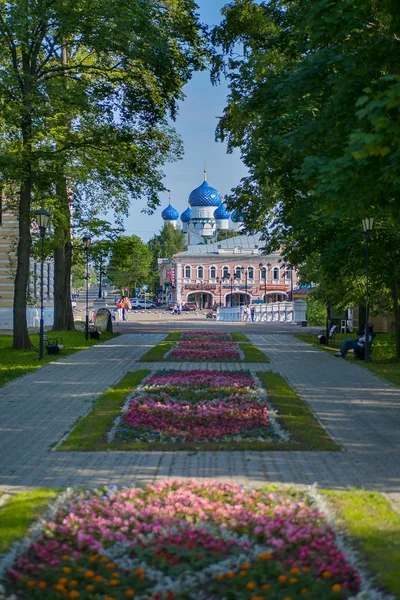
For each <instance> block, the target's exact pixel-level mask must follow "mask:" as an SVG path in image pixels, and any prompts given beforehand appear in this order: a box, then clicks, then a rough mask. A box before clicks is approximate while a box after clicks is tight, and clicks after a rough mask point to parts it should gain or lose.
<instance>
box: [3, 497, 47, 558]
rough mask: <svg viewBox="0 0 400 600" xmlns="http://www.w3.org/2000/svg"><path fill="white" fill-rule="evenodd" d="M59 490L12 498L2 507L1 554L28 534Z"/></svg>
mask: <svg viewBox="0 0 400 600" xmlns="http://www.w3.org/2000/svg"><path fill="white" fill-rule="evenodd" d="M57 494H58V491H57V490H48V489H38V490H32V491H29V492H21V493H20V494H16V495H15V496H11V497H10V498H9V499H8V500H6V502H5V503H4V504H3V505H2V506H0V554H2V553H3V552H6V550H8V549H9V548H10V546H11V545H12V544H13V542H15V541H16V540H20V539H21V538H23V537H24V536H25V534H26V531H27V529H28V527H29V525H30V524H31V523H32V521H33V520H35V519H37V518H39V517H40V516H41V515H43V514H44V513H45V511H46V508H47V505H48V503H49V502H51V501H52V500H54V498H56V497H57Z"/></svg>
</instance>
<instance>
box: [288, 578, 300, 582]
mask: <svg viewBox="0 0 400 600" xmlns="http://www.w3.org/2000/svg"><path fill="white" fill-rule="evenodd" d="M297 582H298V578H297V577H291V578H290V579H289V583H297Z"/></svg>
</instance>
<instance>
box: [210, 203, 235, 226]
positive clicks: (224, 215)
mask: <svg viewBox="0 0 400 600" xmlns="http://www.w3.org/2000/svg"><path fill="white" fill-rule="evenodd" d="M230 216H231V213H230V212H229V211H228V209H227V208H226V206H225V204H224V202H222V203H221V204H220V205H219V206H218V208H217V210H215V211H214V218H215V219H218V220H219V221H223V220H225V219H229V217H230Z"/></svg>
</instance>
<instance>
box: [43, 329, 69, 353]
mask: <svg viewBox="0 0 400 600" xmlns="http://www.w3.org/2000/svg"><path fill="white" fill-rule="evenodd" d="M38 335H40V334H38ZM43 345H44V347H45V348H46V352H47V354H52V355H56V354H60V353H61V352H62V349H63V348H64V344H63V339H62V338H60V337H55V338H50V337H49V336H48V335H47V334H46V333H45V334H44V335H43Z"/></svg>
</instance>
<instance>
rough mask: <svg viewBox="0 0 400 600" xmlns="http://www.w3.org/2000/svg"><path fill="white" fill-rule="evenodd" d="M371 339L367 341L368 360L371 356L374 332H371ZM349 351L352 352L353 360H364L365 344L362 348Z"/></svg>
mask: <svg viewBox="0 0 400 600" xmlns="http://www.w3.org/2000/svg"><path fill="white" fill-rule="evenodd" d="M370 336H371V341H370V342H369V347H368V358H369V360H371V356H372V343H373V341H374V339H375V337H376V333H371V334H370ZM349 352H353V358H354V360H365V346H363V347H362V348H359V349H358V348H357V349H356V350H349Z"/></svg>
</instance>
